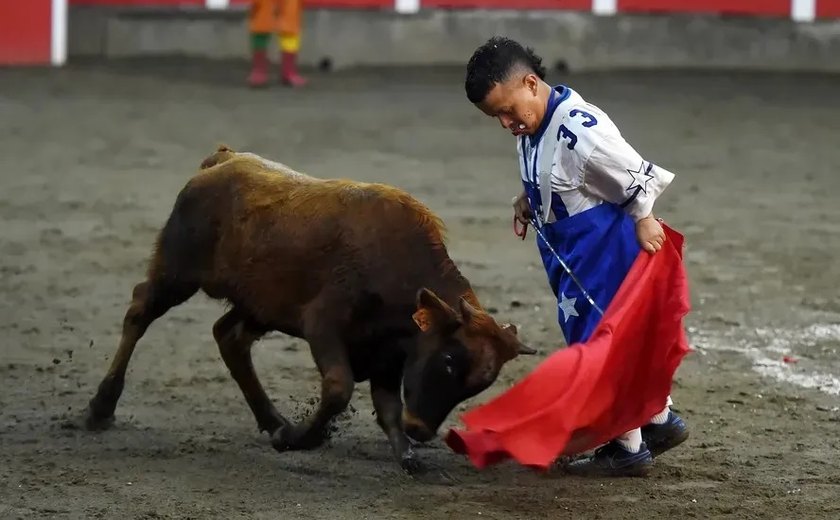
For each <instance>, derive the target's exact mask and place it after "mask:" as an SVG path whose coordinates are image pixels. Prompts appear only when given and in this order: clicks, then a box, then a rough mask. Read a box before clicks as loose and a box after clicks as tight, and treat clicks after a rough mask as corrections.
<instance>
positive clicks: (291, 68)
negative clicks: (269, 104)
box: [280, 52, 308, 87]
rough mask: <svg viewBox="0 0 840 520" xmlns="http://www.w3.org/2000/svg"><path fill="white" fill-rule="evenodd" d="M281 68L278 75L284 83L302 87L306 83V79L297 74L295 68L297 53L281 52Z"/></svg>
mask: <svg viewBox="0 0 840 520" xmlns="http://www.w3.org/2000/svg"><path fill="white" fill-rule="evenodd" d="M282 57H283V68H282V72H281V75H280V80H281V81H282V82H283V84H284V85H288V86H290V87H303V86H304V85H306V84H307V83H308V80H307V79H306V78H304V77H303V76H301V75H300V74H298V70H297V53H296V52H283V53H282Z"/></svg>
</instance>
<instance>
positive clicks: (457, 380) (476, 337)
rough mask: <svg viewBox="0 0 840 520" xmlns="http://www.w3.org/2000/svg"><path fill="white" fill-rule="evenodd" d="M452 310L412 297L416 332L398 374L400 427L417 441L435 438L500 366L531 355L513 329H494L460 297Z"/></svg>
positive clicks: (425, 296) (428, 295)
mask: <svg viewBox="0 0 840 520" xmlns="http://www.w3.org/2000/svg"><path fill="white" fill-rule="evenodd" d="M458 307H459V310H460V315H459V314H458V313H456V312H455V311H454V310H453V309H452V308H451V307H449V306H448V305H447V304H446V303H445V302H443V301H442V300H441V299H439V298H438V297H437V296H436V295H434V293H432V292H431V291H428V290H426V289H423V290H421V291H420V293H419V294H418V311H417V313H416V314H415V321H416V322H417V324H418V326H419V327H420V330H421V332H420V335H419V338H418V348H417V349H415V350H414V355H412V356H410V357H409V358H408V359H407V360H406V367H405V371H404V375H403V393H404V397H405V409H404V411H403V426H404V428H405V432H406V434H408V436H409V437H411V438H413V439H415V440H417V441H420V442H425V441H428V440H430V439H431V438H433V437H434V436H435V434H436V432H437V430H438V428H439V427H440V425H441V424H442V423H443V421H444V420H445V419H446V417H447V415H449V413H450V412H451V411H452V409H453V408H455V406H457V405H458V404H459V403H461V402H462V401H464V400H466V399H469V398H470V397H473V396H475V395H476V394H478V393H480V392H481V391H483V390H484V389H486V388H487V387H489V386H490V385H491V384H492V383H493V382H494V381H495V380H496V377H497V376H498V374H499V370H500V369H501V367H502V365H504V363H506V362H507V361H509V360H511V359H513V358H514V357H516V356H517V355H519V354H534V353H535V351H534V350H533V349H530V348H528V347H526V346H525V345H523V344H522V343H521V342H520V341H519V339H518V338H517V335H516V328H515V327H514V326H512V325H507V326H499V325H498V324H497V323H496V321H495V320H494V319H493V318H492V317H491V316H490V315H488V314H487V313H485V312H483V311H480V310H477V309H475V308H474V307H473V306H471V305H470V304H469V303H467V301H466V300H464V299H463V298H461V299H460V300H459V305H458Z"/></svg>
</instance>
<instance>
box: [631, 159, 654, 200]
mask: <svg viewBox="0 0 840 520" xmlns="http://www.w3.org/2000/svg"><path fill="white" fill-rule="evenodd" d="M651 170H653V163H647V166H645V161H644V160H643V161H642V164H640V165H639V169H638V170H631V169H629V168H627V173H629V174H630V177H631V178H632V179H633V180H632V181H631V182H630V186H627V190H626V191H628V192H630V193H633V194H637V193H638V192H640V191H641V192H642V193H645V194H647V184H648V182H650V181H651V180H652V179H653V174H652V173H651Z"/></svg>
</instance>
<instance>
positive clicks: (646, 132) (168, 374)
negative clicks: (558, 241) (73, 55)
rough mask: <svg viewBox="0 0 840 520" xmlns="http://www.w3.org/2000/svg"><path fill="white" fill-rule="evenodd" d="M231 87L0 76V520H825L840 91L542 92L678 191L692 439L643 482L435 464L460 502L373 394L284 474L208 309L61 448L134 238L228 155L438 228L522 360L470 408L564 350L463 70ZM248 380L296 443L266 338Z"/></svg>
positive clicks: (361, 394)
mask: <svg viewBox="0 0 840 520" xmlns="http://www.w3.org/2000/svg"><path fill="white" fill-rule="evenodd" d="M245 74H246V71H245V69H244V68H243V67H242V66H241V65H233V66H232V65H228V64H208V63H177V62H170V63H155V64H149V63H119V64H111V65H108V66H104V65H101V64H79V65H74V66H71V67H69V68H67V69H65V70H61V71H50V70H10V69H4V70H0V222H2V228H1V229H2V232H1V233H0V338H2V357H0V378H2V386H0V388H2V391H0V446H1V447H2V449H0V518H107V519H111V518H125V519H128V518H132V519H133V518H144V519H152V518H179V519H181V518H183V519H186V518H191V519H209V518H214V519H215V518H224V519H238V518H243V519H244V518H249V519H252V518H295V519H297V518H329V519H357V518H375V519H384V518H395V519H406V518H430V519H431V518H434V519H438V518H490V519H492V518H496V519H504V520H507V519H510V518H523V519H526V518H527V519H534V518H540V519H541V518H552V519H553V518H572V517H574V518H669V519H671V518H680V517H696V518H720V517H731V518H797V519H799V518H839V517H840V503H838V500H837V497H838V496H840V469H838V462H840V435H838V431H840V412H838V408H837V407H838V405H840V397H838V394H840V357H839V356H838V354H837V349H838V347H840V293H838V281H840V262H838V260H837V258H838V255H840V238H838V237H839V236H840V235H838V232H840V205H838V204H837V190H838V186H840V181H838V177H837V175H838V172H839V171H840V139H838V132H837V130H836V129H837V120H838V119H840V97H838V96H837V92H838V91H840V77H835V78H830V77H821V76H807V77H805V76H783V75H741V74H734V73H721V74H710V73H696V74H682V73H670V74H662V73H642V72H633V73H625V74H591V75H589V74H588V75H573V76H569V77H562V78H560V77H554V78H553V79H554V80H556V81H565V82H568V84H569V85H571V86H572V87H573V88H577V89H578V90H579V91H580V92H581V93H582V94H583V95H584V96H585V97H587V98H588V99H589V100H590V101H592V102H594V103H595V104H598V105H600V106H601V107H602V108H603V109H605V110H606V111H607V112H608V113H610V115H611V116H612V118H613V119H614V120H615V121H616V122H617V124H618V125H619V127H620V128H621V129H622V131H623V133H624V134H625V136H627V138H628V139H629V140H630V142H631V143H633V144H634V145H635V146H636V147H637V148H638V149H639V150H640V151H641V152H642V153H643V154H644V155H645V156H646V158H648V159H650V160H652V161H654V162H657V163H660V164H662V165H663V166H666V167H668V168H669V169H671V170H672V171H674V172H676V173H677V175H678V177H677V180H676V181H675V182H674V184H673V185H672V187H671V188H670V189H669V190H668V191H667V193H666V195H665V196H664V197H663V198H662V199H661V203H660V204H659V206H658V210H657V212H658V214H660V215H661V216H663V217H665V218H666V219H667V220H668V221H669V222H670V223H671V224H672V225H673V226H675V227H676V228H678V229H680V230H682V231H683V232H684V233H685V234H686V236H687V253H686V255H687V265H688V269H689V274H690V276H691V280H692V300H693V305H694V311H693V313H692V314H691V315H690V317H689V320H688V325H689V326H690V333H691V339H692V342H693V345H694V346H695V348H696V351H695V352H694V353H693V354H691V355H690V356H689V357H688V358H687V359H686V360H685V362H684V363H683V365H682V367H681V368H680V371H679V373H678V377H677V381H676V385H675V388H674V399H675V401H676V408H677V409H678V410H679V411H680V412H681V413H682V414H683V416H684V418H685V419H686V421H687V422H688V424H689V426H690V427H691V431H692V437H691V438H690V440H689V441H688V442H687V443H686V444H684V445H683V447H681V448H680V449H678V450H675V451H674V452H671V453H668V454H667V455H664V456H662V457H661V458H659V459H658V460H657V464H656V470H655V471H654V473H653V475H652V476H651V477H650V478H647V479H633V480H584V479H577V478H571V477H568V476H565V475H562V474H549V475H537V474H535V473H532V472H530V471H528V470H525V469H523V468H519V467H517V466H514V465H512V464H504V465H500V466H496V467H493V468H491V469H489V470H486V471H483V472H478V471H476V470H474V469H473V468H472V467H471V466H470V465H469V464H468V463H467V461H466V460H465V459H463V458H460V457H458V456H455V455H454V454H452V453H451V452H450V451H449V450H448V449H447V448H446V447H445V446H444V445H443V444H442V442H441V441H440V440H436V441H435V442H433V443H432V444H431V445H429V446H428V447H426V448H424V449H423V450H422V454H423V456H424V457H425V458H426V460H428V461H431V462H433V463H435V464H437V465H439V466H442V467H444V468H445V469H446V470H447V471H448V472H449V473H450V474H452V475H453V476H454V477H455V478H456V479H458V481H459V483H458V484H457V485H454V486H446V485H442V484H441V485H438V484H432V483H418V482H414V481H412V480H411V479H410V478H408V477H406V476H404V475H402V474H401V472H400V471H399V469H398V467H397V466H396V464H395V463H393V462H392V461H391V459H390V455H389V451H388V447H387V443H386V439H385V437H384V435H383V434H382V433H381V432H380V431H379V429H378V427H377V426H376V424H375V422H374V418H373V417H372V415H371V405H370V400H369V395H368V387H367V385H359V386H357V393H356V395H355V397H354V400H353V410H354V412H353V413H351V414H348V416H347V417H345V418H344V419H343V420H342V421H341V422H340V423H339V425H340V428H341V430H340V432H339V433H338V434H336V435H335V436H334V438H333V439H332V441H331V442H330V444H328V445H327V446H325V447H323V448H322V449H319V450H316V451H312V452H298V453H286V454H282V455H281V454H278V453H276V452H274V451H273V450H272V449H271V447H270V445H269V443H268V439H267V438H266V437H265V436H264V435H260V434H259V433H258V432H257V429H256V423H255V421H254V420H253V418H252V415H251V412H250V410H249V409H248V407H247V406H246V404H245V401H244V398H243V397H242V395H241V394H240V392H239V389H238V388H237V386H236V384H235V383H234V382H233V380H232V379H230V377H229V376H228V373H227V370H226V368H225V366H224V364H223V363H222V361H221V359H220V357H219V354H218V350H217V348H216V345H215V342H214V341H213V338H212V335H211V332H210V328H211V325H212V324H213V322H214V321H215V320H216V319H217V318H218V317H219V316H220V315H221V313H222V306H221V305H220V304H219V303H217V302H214V301H210V300H209V299H208V298H206V297H204V296H202V295H198V296H196V297H194V299H192V300H190V301H189V302H187V303H186V304H184V305H182V306H181V307H178V308H176V309H174V310H173V311H171V312H170V313H169V314H168V315H167V316H165V317H164V318H162V319H161V320H159V321H157V322H156V323H155V324H154V325H153V326H152V328H151V329H150V330H149V332H148V333H147V334H146V336H145V337H144V338H143V340H142V341H141V343H140V344H139V346H138V349H137V351H136V353H135V356H134V358H133V360H132V364H131V366H130V368H129V373H128V380H127V384H126V389H125V392H124V394H123V397H122V400H121V401H120V404H119V407H118V408H117V421H116V424H115V427H114V428H113V429H112V430H110V431H107V432H104V433H95V434H94V433H89V432H87V431H83V430H79V429H76V428H75V427H74V426H73V419H74V418H75V417H77V416H78V415H79V414H80V413H81V411H82V410H83V409H84V407H85V406H86V405H87V401H88V399H89V398H90V397H91V396H92V395H93V393H94V391H95V387H96V385H97V384H98V382H99V380H100V378H101V377H102V376H103V374H104V372H105V369H106V368H107V365H108V363H109V360H110V358H111V356H112V355H113V353H114V351H115V349H116V344H117V341H118V339H119V332H120V324H121V320H122V317H123V313H124V312H125V309H126V305H127V302H128V300H129V299H130V295H131V289H132V287H133V285H134V284H135V283H136V282H138V281H140V280H141V278H142V276H143V271H144V265H145V261H146V258H147V254H148V252H149V248H150V245H151V243H152V240H153V237H154V234H155V233H156V231H157V230H158V228H159V226H161V224H162V223H163V221H164V219H165V218H166V217H167V215H168V213H169V211H170V209H171V207H172V203H173V201H174V197H175V195H176V193H177V192H178V190H179V189H180V188H181V187H182V185H183V184H184V182H185V181H186V180H187V178H188V177H189V176H190V175H191V174H192V173H193V171H194V170H195V169H196V167H197V164H198V162H199V161H200V160H201V159H202V158H203V157H204V156H206V155H207V154H208V153H209V152H210V151H211V150H212V149H213V148H214V147H215V145H216V144H217V143H218V142H221V141H224V142H227V143H228V144H230V145H231V146H233V147H234V148H236V149H239V150H250V151H254V152H257V153H260V154H263V155H265V156H268V157H270V158H273V159H276V160H279V161H282V162H285V163H288V164H289V165H291V166H293V167H296V168H298V169H301V170H304V171H307V172H309V173H311V174H313V175H316V176H322V177H330V176H344V177H352V178H357V179H362V180H376V181H385V182H389V183H393V184H396V185H399V186H401V187H404V188H407V189H408V190H410V191H411V192H412V193H414V194H415V195H416V196H417V197H418V198H420V199H421V200H423V201H424V202H426V203H428V204H429V205H430V206H431V207H432V208H433V209H434V210H436V211H438V212H439V213H440V214H441V215H442V216H443V217H444V219H445V221H446V222H447V224H448V226H449V228H450V237H451V238H450V252H451V254H452V255H453V257H454V258H455V259H456V260H457V261H458V263H459V265H460V266H461V269H462V271H463V272H464V274H466V275H467V276H468V277H469V278H470V279H471V280H472V282H473V283H474V284H475V285H476V287H477V290H478V294H479V296H480V298H481V299H482V300H483V302H484V303H485V305H488V306H493V307H496V308H497V309H498V312H499V315H500V316H501V317H502V318H504V319H509V320H512V321H514V322H517V323H519V324H521V327H522V334H523V336H524V338H526V339H527V340H528V342H529V343H530V344H532V345H534V346H537V347H538V348H540V349H541V351H542V355H541V356H539V357H537V358H527V359H520V360H517V361H515V362H513V363H511V364H510V365H509V366H508V367H507V368H506V369H505V370H504V372H503V374H502V377H501V378H500V380H499V381H498V382H497V384H496V385H495V386H494V387H493V388H492V389H491V390H489V391H487V392H485V393H484V394H482V395H480V396H479V397H478V398H476V399H474V400H472V401H471V402H470V403H468V404H470V405H472V404H476V403H479V402H482V401H483V400H486V399H487V398H489V397H490V396H492V395H494V394H495V393H496V392H499V391H501V390H503V389H504V388H507V387H508V386H509V385H510V384H512V383H513V382H514V381H515V380H516V379H517V378H518V377H521V376H523V375H524V374H525V373H526V372H527V371H528V370H529V369H530V368H532V367H533V366H534V365H535V364H536V363H538V362H539V360H540V359H542V358H543V357H544V356H545V355H547V354H548V353H549V352H551V351H552V350H553V349H555V348H558V347H560V346H561V345H562V340H561V339H560V338H561V335H560V332H559V328H558V327H557V325H556V323H555V321H554V319H555V314H556V313H555V310H554V303H553V300H552V296H551V294H550V291H549V289H548V287H547V285H546V283H545V275H544V274H543V271H542V268H541V267H540V266H539V264H538V257H537V254H536V252H535V247H534V244H533V234H529V239H528V240H527V241H526V242H525V243H522V242H520V241H518V240H517V239H516V238H515V237H514V236H513V234H512V230H511V224H510V214H511V211H510V205H509V201H510V198H511V196H512V195H513V194H514V193H515V192H516V191H517V190H518V189H519V183H518V170H517V166H516V158H515V144H514V142H513V140H512V138H510V136H509V135H507V134H506V133H505V132H504V131H502V130H501V129H500V128H498V127H497V126H496V125H495V124H494V122H492V121H490V120H488V119H486V118H485V117H484V116H483V115H482V114H480V113H479V112H478V111H477V110H475V109H474V108H472V107H471V106H470V105H469V103H468V102H467V101H466V99H465V96H464V95H463V88H462V83H461V81H462V72H461V71H460V70H456V71H452V70H432V71H413V72H407V71H398V70H393V71H386V72H382V71H380V72H374V71H367V72H364V71H356V72H344V73H336V74H331V75H317V76H315V77H314V78H313V79H314V85H313V87H312V88H311V89H308V90H306V91H300V92H292V91H289V90H284V89H279V88H276V89H271V90H267V91H260V92H253V91H249V90H248V89H246V88H243V87H241V86H240V85H241V83H242V82H243V80H244V76H245ZM417 114H420V115H419V116H418V115H417ZM831 128H834V129H835V130H831ZM785 356H788V359H789V360H791V359H792V360H793V361H796V362H795V363H786V362H784V361H783V359H784V358H785ZM255 364H256V366H257V371H258V372H259V374H260V376H261V378H262V380H263V382H264V384H265V385H266V388H267V390H268V392H269V394H270V395H271V396H272V397H273V398H274V399H275V401H276V403H277V405H278V407H279V409H280V410H281V411H283V412H286V413H289V414H291V415H292V416H293V417H297V416H298V414H300V413H303V410H304V409H306V408H307V407H308V406H309V401H310V400H311V399H312V398H314V397H316V396H317V388H318V378H317V373H316V370H315V368H314V365H313V363H312V361H311V359H310V355H309V352H308V349H307V347H306V345H305V344H304V343H303V342H301V341H297V340H294V341H293V340H289V339H287V338H284V337H281V336H278V335H275V336H271V337H269V338H267V339H265V340H264V341H262V342H260V343H259V344H257V346H256V347H255ZM462 409H463V408H462ZM456 423H457V415H452V416H451V417H450V420H449V422H448V423H447V425H453V424H456Z"/></svg>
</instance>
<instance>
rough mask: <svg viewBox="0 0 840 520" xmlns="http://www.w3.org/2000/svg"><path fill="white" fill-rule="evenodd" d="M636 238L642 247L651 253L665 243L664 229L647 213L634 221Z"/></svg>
mask: <svg viewBox="0 0 840 520" xmlns="http://www.w3.org/2000/svg"><path fill="white" fill-rule="evenodd" d="M636 239H637V240H638V241H639V245H640V246H642V249H644V250H645V251H647V252H648V253H651V254H653V253H656V252H657V251H659V250H660V249H662V245H663V244H664V243H665V230H663V229H662V225H661V224H660V223H659V221H658V220H656V219H655V218H654V217H653V215H648V216H647V217H645V218H643V219H641V220H639V221H638V222H636Z"/></svg>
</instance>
